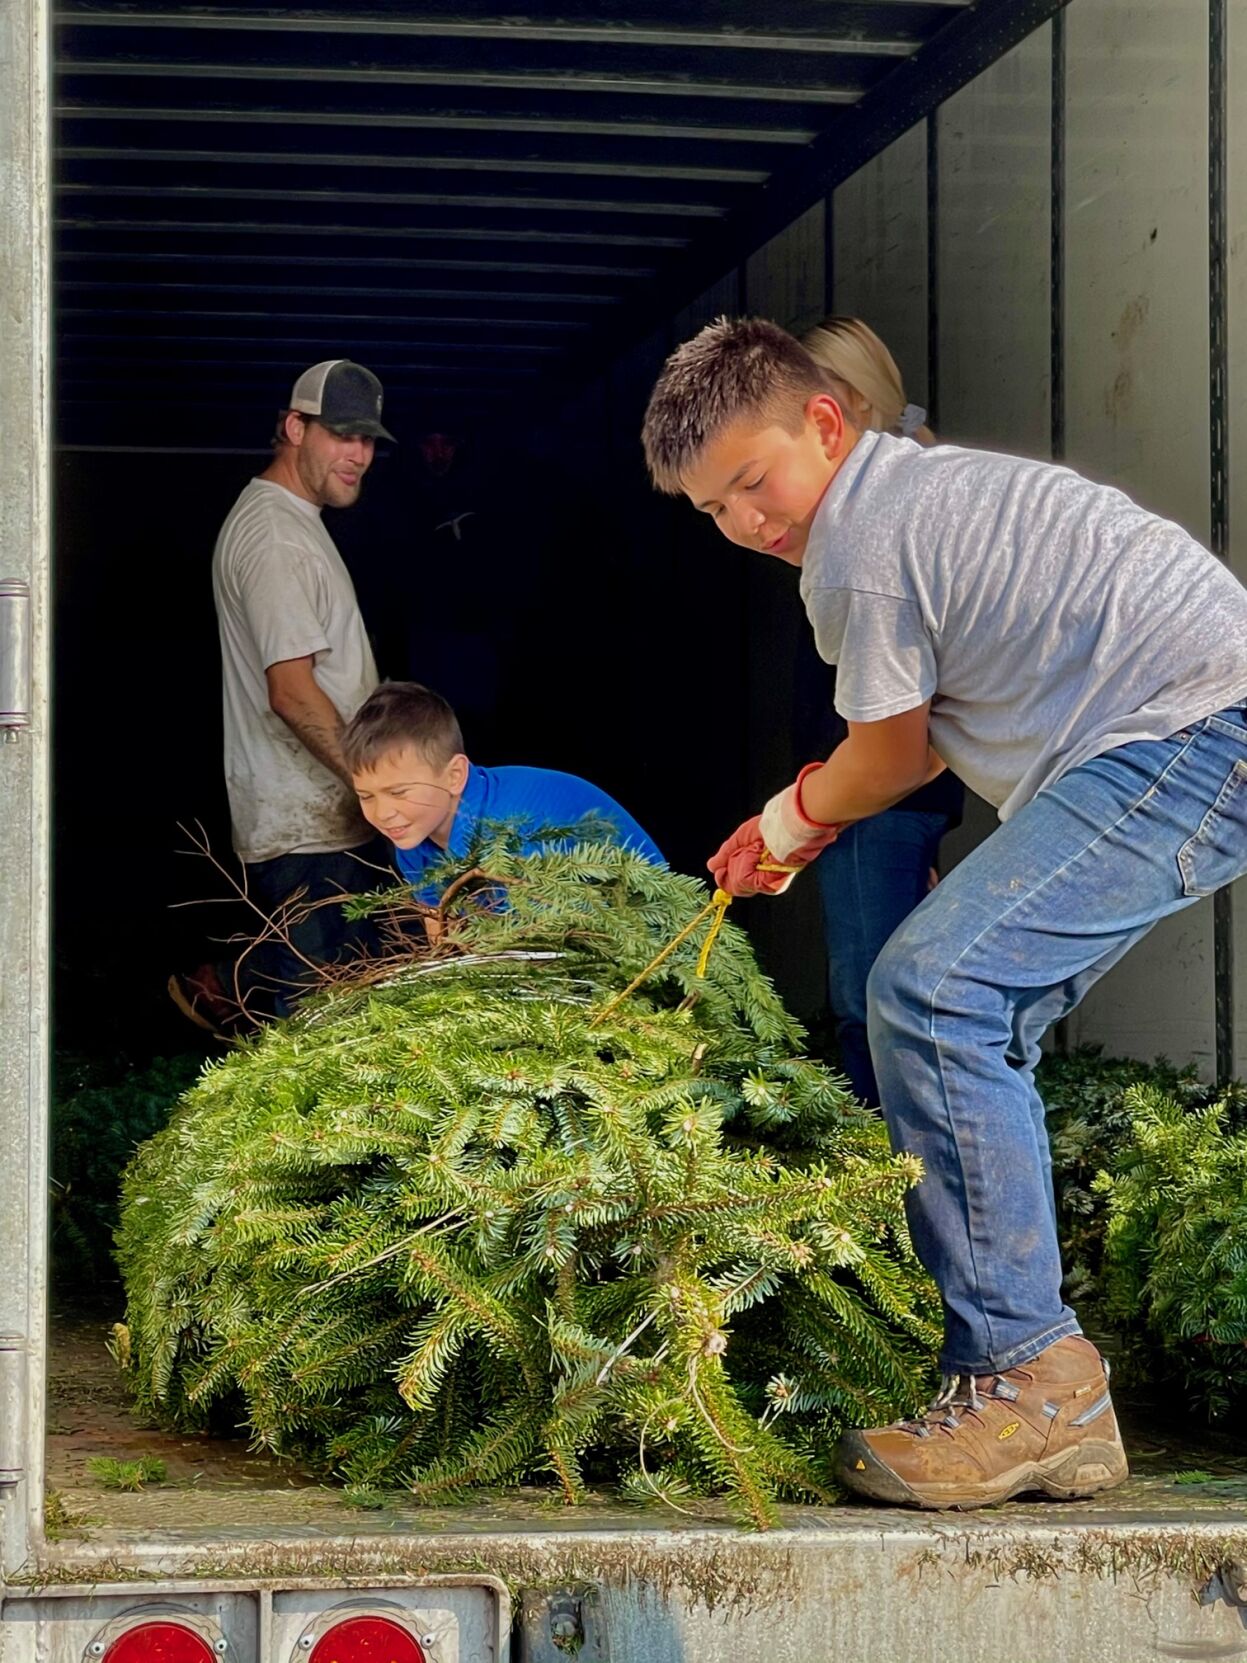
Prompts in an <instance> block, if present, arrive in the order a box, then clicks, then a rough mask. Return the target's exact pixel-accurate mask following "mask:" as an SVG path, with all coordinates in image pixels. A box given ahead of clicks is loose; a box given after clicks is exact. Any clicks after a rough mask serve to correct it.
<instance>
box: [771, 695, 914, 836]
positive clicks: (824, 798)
mask: <svg viewBox="0 0 1247 1663" xmlns="http://www.w3.org/2000/svg"><path fill="white" fill-rule="evenodd" d="M930 711H931V704H930V701H929V700H928V701H927V702H926V703H925V704H922V705H919V706H917V707H916V708H915V709H914V710H906V711H904V712H903V713H902V714H901V715H900V716H887V717H885V718H884V719H883V721H881V722H850V723H849V737H848V738H847V739H846V740H844V741H843V743H842V744H840V745H838V746H837V747H836V749H835V750H834V751H833V752H832V753H831V755H830V756H829V757H828V759H827V761H826V762H825V763H824V764H823V766H822V767H821V768H816V769H813V770H811V772H810V773H808V774H806V775H805V776H804V778H803V779H802V781H801V803H800V806H801V809H802V810H803V812H804V813H805V815H806V816H807V818H808V819H810V820H815V821H818V822H820V823H821V824H823V825H827V826H830V825H844V824H846V823H847V822H849V821H853V820H866V819H869V818H870V816H871V815H872V814H881V813H882V812H883V810H884V809H886V808H891V807H892V805H893V804H894V803H899V802H900V801H901V799H902V798H904V797H908V796H909V794H910V792H911V791H917V789H918V787H919V786H921V785H925V784H926V783H927V781H928V780H933V779H934V778H935V776H936V775H937V774H938V773H940V772H941V771H942V770H943V767H944V764H943V762H942V761H941V760H940V758H939V757H938V756H936V754H935V752H934V751H933V750H932V749H931V740H930V734H929V718H930Z"/></svg>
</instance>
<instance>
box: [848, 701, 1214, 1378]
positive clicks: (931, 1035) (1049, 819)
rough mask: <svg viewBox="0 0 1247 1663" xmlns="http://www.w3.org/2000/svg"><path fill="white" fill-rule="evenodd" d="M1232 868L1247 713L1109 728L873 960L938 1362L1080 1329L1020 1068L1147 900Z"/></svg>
mask: <svg viewBox="0 0 1247 1663" xmlns="http://www.w3.org/2000/svg"><path fill="white" fill-rule="evenodd" d="M1245 870H1247V716H1245V715H1244V712H1243V711H1242V710H1240V709H1234V710H1226V711H1222V712H1221V713H1220V714H1219V715H1216V716H1209V717H1207V718H1205V719H1204V720H1203V721H1199V722H1195V723H1192V724H1191V726H1190V727H1188V728H1185V729H1183V730H1182V731H1181V732H1180V733H1176V734H1174V735H1173V736H1172V737H1171V738H1169V739H1164V740H1154V741H1153V740H1147V741H1141V742H1138V743H1135V744H1131V745H1122V746H1120V747H1118V748H1117V749H1116V750H1113V751H1109V752H1107V753H1106V754H1105V755H1103V756H1100V757H1096V758H1095V759H1094V760H1093V761H1091V762H1086V763H1084V764H1083V765H1082V766H1081V767H1079V768H1075V769H1072V770H1071V771H1070V772H1069V773H1068V774H1066V775H1064V777H1063V778H1061V779H1060V780H1058V781H1057V782H1056V784H1055V785H1052V786H1049V787H1048V788H1047V789H1046V790H1044V791H1041V792H1040V793H1039V795H1038V796H1037V797H1035V798H1034V799H1033V800H1032V801H1031V802H1029V803H1028V804H1027V805H1026V807H1025V808H1023V809H1021V810H1019V812H1018V813H1017V814H1016V815H1014V816H1013V818H1012V819H1011V820H1009V821H1007V822H1006V823H1005V824H1004V825H1003V826H1001V828H1000V829H999V831H997V832H995V833H994V834H993V835H992V836H991V837H989V838H988V840H987V842H986V843H984V844H983V845H982V846H981V847H980V848H978V849H976V850H975V851H974V853H973V854H972V855H971V856H970V857H969V858H968V859H967V860H965V861H963V862H962V864H961V865H960V866H958V867H957V868H956V870H955V871H953V872H952V873H950V875H949V876H948V877H947V878H945V879H944V881H943V882H942V883H941V884H940V885H939V887H938V888H937V889H935V890H934V891H933V892H932V893H931V894H930V895H928V896H927V898H926V900H925V901H923V903H922V905H921V906H920V907H919V908H918V909H917V911H916V912H914V913H912V914H911V915H910V916H909V918H908V919H906V921H905V922H904V923H903V924H902V925H901V926H900V928H899V929H898V930H897V931H896V933H895V935H893V937H892V938H891V940H890V941H889V942H888V944H887V946H886V947H885V948H884V950H883V952H882V953H881V954H880V956H879V958H878V959H877V960H876V962H875V967H874V969H873V971H872V972H871V975H870V984H869V990H868V996H869V1007H870V1013H869V1028H870V1044H871V1050H872V1052H873V1054H874V1059H875V1068H876V1071H877V1073H878V1076H879V1086H880V1095H881V1098H882V1106H883V1113H884V1117H885V1119H886V1120H887V1123H888V1130H889V1133H890V1134H891V1139H892V1145H893V1148H894V1149H897V1150H908V1151H910V1152H912V1153H913V1154H916V1155H919V1156H920V1157H921V1158H922V1162H923V1166H924V1168H925V1173H926V1176H925V1177H924V1178H923V1179H922V1181H921V1183H919V1184H918V1185H917V1186H916V1187H915V1188H914V1189H913V1190H911V1191H910V1195H909V1199H908V1203H907V1205H908V1212H909V1223H910V1228H911V1230H912V1233H913V1239H914V1245H915V1247H916V1249H917V1252H918V1255H919V1257H920V1258H921V1260H922V1262H923V1264H924V1265H926V1267H927V1269H928V1270H929V1271H930V1272H931V1274H932V1275H933V1276H934V1278H935V1280H936V1282H937V1284H938V1285H939V1289H940V1293H941V1295H942V1297H943V1303H944V1321H945V1331H944V1350H943V1353H942V1356H941V1363H942V1366H943V1368H944V1370H945V1372H947V1373H975V1374H986V1373H992V1372H995V1371H998V1370H1002V1369H1006V1368H1011V1367H1015V1366H1017V1365H1018V1364H1021V1363H1024V1362H1027V1361H1029V1359H1030V1358H1032V1357H1035V1356H1037V1355H1038V1353H1039V1352H1040V1351H1042V1350H1044V1349H1045V1347H1047V1346H1048V1345H1051V1344H1052V1343H1053V1342H1054V1341H1055V1340H1058V1339H1061V1338H1063V1337H1064V1336H1065V1335H1067V1334H1076V1333H1078V1331H1079V1329H1078V1322H1077V1319H1076V1317H1075V1316H1074V1313H1073V1311H1072V1310H1070V1308H1069V1307H1068V1306H1067V1305H1066V1304H1064V1303H1063V1301H1062V1299H1061V1262H1060V1253H1059V1249H1058V1246H1057V1231H1056V1210H1055V1206H1054V1203H1053V1196H1052V1160H1051V1155H1050V1152H1049V1149H1048V1138H1047V1132H1046V1129H1045V1126H1044V1110H1043V1104H1042V1102H1041V1101H1040V1098H1039V1094H1038V1092H1037V1091H1036V1089H1035V1079H1034V1067H1035V1063H1036V1061H1037V1060H1038V1057H1039V1041H1040V1038H1041V1036H1042V1035H1043V1033H1044V1031H1045V1029H1047V1028H1048V1026H1049V1025H1050V1024H1051V1023H1053V1022H1055V1021H1056V1020H1057V1019H1058V1018H1059V1017H1062V1016H1064V1015H1065V1014H1066V1013H1067V1012H1068V1011H1070V1010H1072V1009H1073V1007H1074V1006H1075V1005H1076V1004H1077V1003H1078V1001H1079V1000H1080V999H1081V998H1082V996H1083V994H1084V993H1085V992H1086V991H1087V989H1088V988H1089V987H1090V986H1091V985H1092V983H1093V982H1095V981H1096V980H1097V979H1098V978H1099V977H1100V976H1102V975H1103V974H1104V972H1105V971H1106V970H1108V969H1109V968H1110V967H1111V966H1112V965H1114V964H1116V962H1117V961H1118V959H1120V958H1121V957H1122V955H1123V954H1124V953H1125V952H1126V951H1127V949H1128V948H1130V947H1131V946H1132V945H1133V943H1134V942H1136V941H1138V940H1139V939H1140V938H1141V937H1142V936H1144V935H1146V934H1147V932H1148V930H1150V929H1151V927H1152V925H1153V924H1155V923H1156V921H1157V920H1158V919H1160V918H1164V917H1167V916H1168V915H1169V914H1171V913H1175V912H1179V911H1181V910H1182V909H1183V908H1184V907H1189V906H1192V905H1193V904H1194V903H1195V901H1196V900H1198V899H1199V898H1200V897H1201V896H1205V895H1210V894H1212V893H1213V891H1214V890H1217V889H1220V888H1221V887H1222V886H1223V885H1225V884H1228V883H1229V882H1231V880H1232V879H1234V878H1236V877H1239V876H1241V875H1242V874H1243V872H1244V871H1245Z"/></svg>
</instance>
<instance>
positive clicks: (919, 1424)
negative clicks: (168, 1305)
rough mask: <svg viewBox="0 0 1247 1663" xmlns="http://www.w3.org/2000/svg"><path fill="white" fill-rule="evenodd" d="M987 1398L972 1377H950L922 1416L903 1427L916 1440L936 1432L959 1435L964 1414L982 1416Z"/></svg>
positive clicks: (968, 1375)
mask: <svg viewBox="0 0 1247 1663" xmlns="http://www.w3.org/2000/svg"><path fill="white" fill-rule="evenodd" d="M982 1410H983V1397H982V1393H981V1392H980V1391H979V1389H978V1385H977V1384H976V1382H975V1378H974V1376H973V1375H972V1374H946V1375H944V1377H943V1380H942V1382H941V1385H940V1389H939V1391H938V1392H937V1393H936V1394H935V1396H934V1397H933V1398H932V1399H931V1401H930V1403H928V1404H927V1406H926V1408H925V1409H924V1410H923V1411H922V1413H921V1414H920V1415H916V1416H915V1417H914V1418H913V1419H912V1420H903V1421H901V1422H900V1425H901V1426H902V1427H903V1428H904V1429H905V1431H906V1432H910V1433H912V1434H913V1435H914V1437H916V1438H929V1437H930V1436H931V1434H932V1432H934V1431H937V1430H946V1431H950V1432H955V1431H956V1430H957V1428H958V1427H959V1426H960V1425H961V1416H962V1413H965V1414H971V1415H976V1416H977V1415H979V1414H981V1413H982Z"/></svg>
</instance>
